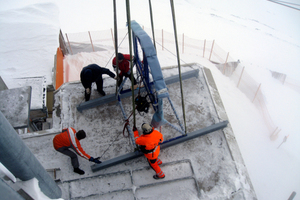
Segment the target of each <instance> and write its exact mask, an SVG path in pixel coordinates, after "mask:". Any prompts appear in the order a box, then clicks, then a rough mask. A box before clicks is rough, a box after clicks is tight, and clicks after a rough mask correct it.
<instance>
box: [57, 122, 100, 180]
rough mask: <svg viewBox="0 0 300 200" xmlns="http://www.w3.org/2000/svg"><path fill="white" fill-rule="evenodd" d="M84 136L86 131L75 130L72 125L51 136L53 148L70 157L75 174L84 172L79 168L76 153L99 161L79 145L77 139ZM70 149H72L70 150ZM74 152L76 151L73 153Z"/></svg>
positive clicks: (98, 161)
mask: <svg viewBox="0 0 300 200" xmlns="http://www.w3.org/2000/svg"><path fill="white" fill-rule="evenodd" d="M85 137H86V133H85V132H84V131H83V130H80V131H78V132H76V130H75V129H74V128H72V127H70V128H66V129H63V130H62V132H61V133H60V134H57V135H56V136H55V137H54V138H53V146H54V149H55V150H56V151H58V152H60V153H62V154H65V155H67V156H69V157H70V158H71V163H72V166H73V168H74V172H75V173H77V174H80V175H82V174H84V171H83V170H81V169H79V162H78V158H77V155H76V153H77V154H78V155H80V156H81V157H83V158H85V159H87V160H89V161H91V162H94V163H98V164H99V163H101V161H100V160H99V158H93V157H91V156H90V155H89V154H87V153H86V152H85V151H84V150H83V149H82V147H81V145H80V142H79V140H82V139H84V138H85ZM70 149H72V150H73V151H71V150H70ZM74 152H76V153H74Z"/></svg>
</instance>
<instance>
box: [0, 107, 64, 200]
mask: <svg viewBox="0 0 300 200" xmlns="http://www.w3.org/2000/svg"><path fill="white" fill-rule="evenodd" d="M0 162H1V163H2V164H3V165H4V166H5V167H6V168H7V169H8V170H9V171H10V172H11V173H12V174H13V175H14V176H15V177H16V178H19V179H20V180H22V181H28V180H31V179H33V178H36V179H37V180H38V181H39V187H40V189H41V191H42V192H43V193H44V194H45V195H46V196H48V197H49V198H52V199H57V198H60V197H61V195H62V192H61V189H60V188H59V187H58V186H57V185H56V183H55V182H54V180H53V179H52V178H51V176H50V175H49V174H48V172H47V171H46V170H45V169H44V168H43V166H42V165H41V163H40V162H39V161H38V160H37V158H36V157H35V156H34V155H33V154H32V153H31V151H30V149H29V148H28V147H27V146H26V145H25V144H24V142H23V141H22V139H21V138H20V137H19V135H18V133H17V132H16V131H15V129H14V128H13V127H12V126H11V124H10V123H9V122H8V121H7V119H6V118H5V117H4V115H3V114H2V112H1V111H0Z"/></svg>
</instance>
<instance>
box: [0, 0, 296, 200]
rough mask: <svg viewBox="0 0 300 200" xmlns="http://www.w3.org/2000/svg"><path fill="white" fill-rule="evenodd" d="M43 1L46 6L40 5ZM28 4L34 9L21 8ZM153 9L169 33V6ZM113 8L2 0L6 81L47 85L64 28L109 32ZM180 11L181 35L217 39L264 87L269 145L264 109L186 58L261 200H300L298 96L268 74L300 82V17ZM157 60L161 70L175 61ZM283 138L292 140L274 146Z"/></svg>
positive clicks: (241, 8) (266, 8)
mask: <svg viewBox="0 0 300 200" xmlns="http://www.w3.org/2000/svg"><path fill="white" fill-rule="evenodd" d="M41 2H43V3H44V4H36V3H41ZM52 2H54V3H55V4H53V3H52ZM124 2H125V1H124ZM124 2H117V3H118V4H117V5H118V8H117V9H118V26H119V27H122V28H124V27H125V24H126V15H125V14H126V12H125V3H124ZM130 2H131V14H132V15H131V19H134V20H136V21H138V22H139V23H140V24H142V25H144V26H145V27H151V26H150V19H149V14H148V1H145V2H143V3H141V1H138V0H134V1H130ZM290 2H291V1H290ZM293 3H295V4H297V3H298V4H299V2H297V1H294V2H293ZM27 5H31V6H30V7H24V6H27ZM152 6H153V11H154V21H155V29H164V30H167V31H169V32H172V31H173V27H172V20H171V11H170V3H169V1H159V2H157V1H153V2H152ZM295 6H296V5H295ZM298 8H299V6H298ZM112 10H113V9H112V2H111V1H105V2H104V1H88V2H81V1H35V0H28V1H14V0H12V1H9V2H8V1H4V0H1V7H0V11H1V12H0V27H1V30H5V31H1V33H0V41H1V47H0V52H1V54H0V55H1V56H0V66H1V67H0V68H1V70H0V75H1V77H2V78H3V79H4V81H5V83H6V84H7V86H8V87H9V88H13V87H18V85H17V81H16V78H20V77H33V76H45V77H46V82H47V84H50V83H51V82H52V79H51V76H52V72H51V71H52V67H53V62H54V61H53V56H54V54H55V52H56V48H57V46H58V36H57V35H58V31H59V28H61V29H62V31H63V32H65V33H70V32H81V31H92V30H107V29H110V28H112V27H113V12H112ZM175 10H176V20H177V28H178V32H179V33H185V35H187V36H189V37H192V38H196V39H200V40H203V39H210V40H212V39H215V40H216V42H217V43H218V44H219V45H220V46H221V47H222V48H223V49H225V50H227V51H229V52H230V55H231V56H232V57H234V58H235V59H239V60H240V61H241V64H242V65H243V66H245V67H246V69H245V70H246V71H247V72H248V73H249V74H251V76H252V77H253V78H254V79H255V80H256V81H257V82H259V83H262V88H261V89H262V92H263V94H264V95H265V98H266V102H267V107H268V109H269V112H270V114H271V117H272V119H273V121H274V123H275V124H276V125H277V126H278V127H280V128H281V129H282V130H281V132H280V134H279V138H278V139H277V140H275V141H271V140H270V137H269V136H270V133H269V131H268V130H267V128H266V125H265V124H264V123H263V119H262V116H261V114H260V112H259V111H258V110H257V108H256V107H255V106H254V105H253V104H252V103H251V101H250V100H249V99H248V98H247V97H246V96H245V95H244V94H243V93H241V92H240V91H239V90H238V89H237V88H236V85H235V84H234V83H233V82H232V81H231V80H230V79H229V78H226V77H224V76H223V75H222V74H221V73H220V72H219V71H218V70H217V69H215V68H214V66H213V65H212V64H211V63H209V62H208V61H205V60H203V59H201V58H199V56H198V57H197V56H195V55H181V58H182V59H183V60H184V61H185V62H187V63H188V62H198V63H200V64H202V65H204V66H206V67H209V68H210V69H211V71H212V73H213V76H214V79H215V81H216V84H217V87H218V90H219V93H220V94H221V98H222V101H223V103H224V106H225V108H226V112H227V115H228V116H229V120H230V123H231V126H232V128H233V130H234V133H235V136H236V139H237V141H238V143H239V146H240V149H241V152H242V154H243V158H244V160H245V163H246V166H247V169H248V172H249V174H250V178H251V181H252V183H253V186H254V189H255V192H256V194H257V197H258V199H262V200H264V199H266V200H267V199H287V198H288V197H289V195H290V194H291V193H292V192H293V191H295V192H297V195H296V197H295V199H300V196H299V193H300V189H299V188H300V171H299V168H300V158H299V153H300V147H299V143H300V135H299V133H300V125H299V123H298V121H299V119H300V106H299V102H300V94H299V93H297V92H295V91H294V90H291V89H290V88H288V87H286V86H285V85H282V84H280V83H279V82H278V81H277V80H275V79H273V78H272V77H271V74H270V72H269V70H272V71H276V72H280V73H284V74H286V75H287V76H288V77H290V78H293V79H296V80H297V79H299V76H300V70H299V63H300V62H299V61H300V26H299V24H300V12H299V11H298V10H295V9H291V8H288V7H285V6H281V5H278V4H275V3H272V2H270V1H262V0H255V1H246V0H243V1H233V0H230V1H224V2H219V1H209V2H202V1H197V0H189V1H184V0H178V1H175ZM145 13H146V14H145ZM58 14H59V17H58ZM160 19H164V20H160ZM59 23H60V24H59ZM159 58H160V62H161V63H162V66H169V65H170V64H171V63H169V60H164V58H163V57H159ZM174 60H175V59H174ZM173 64H176V61H174V63H172V64H171V65H173ZM285 136H289V137H288V140H287V141H286V142H285V143H284V144H283V145H282V146H281V147H280V148H279V149H277V147H278V146H279V145H280V144H281V142H282V141H283V138H284V137H285Z"/></svg>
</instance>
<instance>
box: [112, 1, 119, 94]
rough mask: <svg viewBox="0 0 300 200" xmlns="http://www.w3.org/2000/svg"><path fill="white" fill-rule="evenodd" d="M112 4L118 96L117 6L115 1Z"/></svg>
mask: <svg viewBox="0 0 300 200" xmlns="http://www.w3.org/2000/svg"><path fill="white" fill-rule="evenodd" d="M113 4H114V34H115V40H114V41H115V43H114V46H115V54H116V66H117V67H116V68H117V69H116V73H117V79H116V93H115V94H116V96H117V94H118V80H119V59H118V26H117V6H116V0H114V2H113Z"/></svg>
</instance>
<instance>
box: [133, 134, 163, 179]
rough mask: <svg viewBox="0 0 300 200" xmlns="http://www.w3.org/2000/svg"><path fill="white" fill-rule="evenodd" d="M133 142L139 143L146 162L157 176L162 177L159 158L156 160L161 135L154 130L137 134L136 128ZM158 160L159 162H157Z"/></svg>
mask: <svg viewBox="0 0 300 200" xmlns="http://www.w3.org/2000/svg"><path fill="white" fill-rule="evenodd" d="M134 138H135V143H136V144H137V145H140V147H141V150H142V152H143V153H144V155H145V157H146V158H147V159H148V162H149V164H150V166H151V167H152V169H153V170H154V171H155V172H156V174H157V175H158V176H159V177H164V176H165V175H164V173H163V171H162V170H161V169H160V167H159V165H158V164H160V163H161V161H160V159H159V160H157V158H158V155H159V152H160V146H159V144H160V143H162V142H163V135H162V134H161V133H160V132H159V131H157V130H154V128H153V131H152V132H151V133H149V134H143V135H141V136H139V132H138V130H136V131H134ZM158 161H159V163H158Z"/></svg>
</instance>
